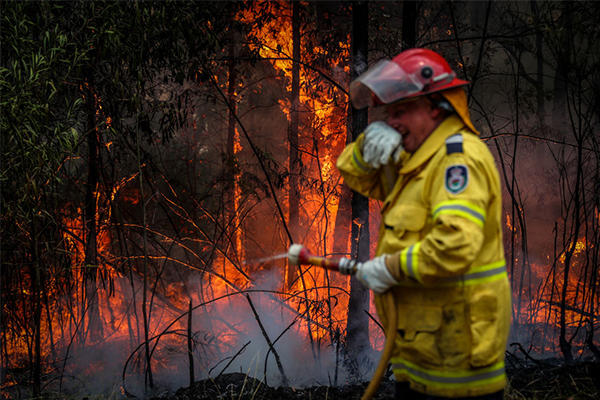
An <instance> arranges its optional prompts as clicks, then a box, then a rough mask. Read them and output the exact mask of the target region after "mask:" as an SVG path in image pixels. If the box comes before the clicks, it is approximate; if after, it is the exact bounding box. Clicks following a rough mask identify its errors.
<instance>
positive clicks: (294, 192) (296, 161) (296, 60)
mask: <svg viewBox="0 0 600 400" xmlns="http://www.w3.org/2000/svg"><path fill="white" fill-rule="evenodd" d="M292 42H293V43H292V58H293V64H292V98H291V108H290V129H289V141H290V150H289V170H290V188H289V221H288V226H289V229H290V234H291V235H292V241H293V242H296V243H297V242H298V241H299V240H300V232H299V230H300V211H299V199H298V175H299V171H300V157H299V153H298V131H299V125H300V123H299V113H298V112H299V107H300V2H297V1H294V2H293V4H292ZM297 276H298V275H297V268H296V267H294V266H291V265H290V266H288V269H287V276H286V282H287V285H288V289H289V288H290V287H291V286H292V284H293V282H294V281H295V280H296V278H297Z"/></svg>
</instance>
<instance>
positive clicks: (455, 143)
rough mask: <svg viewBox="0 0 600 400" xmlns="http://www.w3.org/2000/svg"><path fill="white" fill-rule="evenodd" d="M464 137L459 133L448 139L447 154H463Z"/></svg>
mask: <svg viewBox="0 0 600 400" xmlns="http://www.w3.org/2000/svg"><path fill="white" fill-rule="evenodd" d="M462 152H463V137H462V133H457V134H455V135H452V136H450V137H449V138H448V139H446V154H452V153H462Z"/></svg>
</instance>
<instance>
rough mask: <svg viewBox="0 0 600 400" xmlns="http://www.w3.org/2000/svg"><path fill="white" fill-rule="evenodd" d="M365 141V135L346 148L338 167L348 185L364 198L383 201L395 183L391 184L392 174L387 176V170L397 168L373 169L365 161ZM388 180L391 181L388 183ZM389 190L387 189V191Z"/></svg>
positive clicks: (361, 135) (338, 161)
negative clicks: (363, 149) (363, 154)
mask: <svg viewBox="0 0 600 400" xmlns="http://www.w3.org/2000/svg"><path fill="white" fill-rule="evenodd" d="M363 140H364V133H361V134H360V135H359V137H358V138H357V139H356V140H355V141H354V142H352V143H350V144H349V145H347V146H346V148H345V149H344V151H342V154H340V156H339V157H338V159H337V163H336V166H337V168H338V170H339V171H340V173H341V174H342V176H343V177H344V182H345V183H346V185H347V186H348V187H349V188H350V189H352V190H354V191H356V192H358V193H360V194H362V195H363V196H366V197H369V198H373V199H378V200H381V201H383V200H384V199H385V197H386V195H387V192H388V191H389V188H390V187H393V185H394V184H395V182H391V180H392V179H390V178H389V175H390V174H385V173H384V169H385V168H394V169H395V168H396V167H395V166H390V167H388V166H383V167H380V168H372V167H371V166H369V165H368V164H367V163H365V161H364V160H363V157H362V153H361V150H360V149H361V147H362V141H363ZM386 178H388V179H389V180H390V182H387V180H386ZM386 188H387V189H386Z"/></svg>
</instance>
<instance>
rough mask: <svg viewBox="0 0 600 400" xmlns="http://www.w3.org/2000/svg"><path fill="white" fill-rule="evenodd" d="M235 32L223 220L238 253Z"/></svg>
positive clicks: (231, 51) (231, 32)
mask: <svg viewBox="0 0 600 400" xmlns="http://www.w3.org/2000/svg"><path fill="white" fill-rule="evenodd" d="M234 39H235V33H234V29H233V27H231V28H230V29H229V83H228V87H227V97H228V100H229V121H228V131H227V151H226V152H227V154H226V165H225V185H226V186H225V218H224V221H223V227H224V229H227V235H225V236H226V238H227V240H229V243H228V247H230V248H231V249H232V250H233V254H238V252H239V251H240V250H241V249H240V246H241V243H240V240H241V239H240V231H239V229H238V224H239V221H238V218H237V204H238V203H237V199H236V196H237V181H236V179H237V168H238V161H237V157H236V154H235V141H236V134H235V132H236V130H235V128H236V120H235V113H236V112H237V103H236V98H235V97H236V96H235V85H236V79H237V76H236V71H235V58H234V57H235V40H234ZM238 255H239V254H238Z"/></svg>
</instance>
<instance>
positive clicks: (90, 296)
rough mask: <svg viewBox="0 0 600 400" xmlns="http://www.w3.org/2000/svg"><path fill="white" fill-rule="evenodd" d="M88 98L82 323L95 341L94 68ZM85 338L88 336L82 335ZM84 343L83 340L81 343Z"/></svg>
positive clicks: (96, 154) (100, 332)
mask: <svg viewBox="0 0 600 400" xmlns="http://www.w3.org/2000/svg"><path fill="white" fill-rule="evenodd" d="M88 77H89V79H88V81H87V89H86V92H85V100H86V106H87V110H86V111H87V145H88V174H87V175H88V176H87V178H88V179H87V182H86V193H85V211H84V212H85V219H84V221H85V223H84V229H85V266H84V268H83V271H84V273H83V276H84V282H83V285H84V288H85V290H84V298H83V299H82V304H83V305H84V306H83V307H82V310H87V311H86V312H85V315H82V316H81V318H82V322H83V321H84V320H85V318H86V317H87V320H88V324H87V330H86V329H85V327H86V325H85V323H82V325H81V326H82V328H83V329H82V330H81V333H82V335H84V334H85V332H89V335H90V338H91V339H92V341H95V340H99V339H101V338H102V337H103V336H104V335H103V327H102V323H101V321H100V310H99V305H98V298H97V296H96V291H97V290H98V288H97V284H96V280H97V277H98V242H97V239H98V238H97V230H98V226H97V213H98V185H99V173H100V172H99V166H100V150H99V146H100V143H99V142H100V138H99V137H98V135H99V133H98V129H97V128H98V127H97V124H96V112H97V111H96V97H95V93H94V87H93V78H91V77H92V72H91V71H90V72H89V73H88ZM82 338H85V336H82ZM81 345H83V342H82V343H81Z"/></svg>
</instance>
